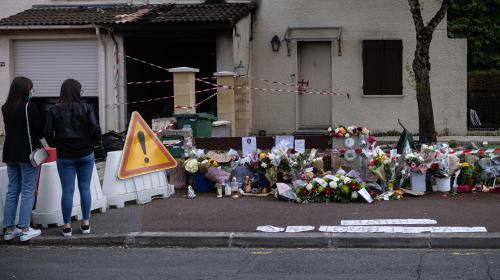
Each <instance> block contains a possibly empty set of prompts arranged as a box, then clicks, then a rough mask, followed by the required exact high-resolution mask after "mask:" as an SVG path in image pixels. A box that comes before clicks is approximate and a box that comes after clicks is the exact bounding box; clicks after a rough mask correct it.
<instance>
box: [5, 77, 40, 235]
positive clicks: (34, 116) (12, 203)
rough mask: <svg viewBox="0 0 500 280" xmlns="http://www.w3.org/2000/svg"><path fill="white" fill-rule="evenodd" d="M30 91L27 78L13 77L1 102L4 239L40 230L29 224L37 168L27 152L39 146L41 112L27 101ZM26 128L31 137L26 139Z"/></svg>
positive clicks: (35, 233)
mask: <svg viewBox="0 0 500 280" xmlns="http://www.w3.org/2000/svg"><path fill="white" fill-rule="evenodd" d="M33 92H34V91H33V83H32V82H31V80H30V79H28V78H25V77H16V78H15V79H14V80H13V81H12V84H11V85H10V90H9V96H8V97H7V101H6V102H5V104H4V105H3V106H2V114H3V122H4V124H5V143H4V146H3V162H5V163H6V164H7V174H8V177H9V187H8V191H7V196H6V199H5V208H4V217H3V223H4V227H5V228H6V231H5V234H4V239H5V240H11V239H14V238H16V237H18V236H20V239H21V241H27V240H29V239H31V238H33V237H36V236H39V235H40V234H41V231H40V230H38V229H33V228H31V227H30V219H31V211H32V210H33V203H34V202H35V181H36V177H37V169H36V167H33V166H32V165H31V163H30V160H29V155H30V153H31V151H33V150H35V149H38V148H40V147H41V143H40V139H41V138H42V137H41V136H42V124H41V122H40V114H39V113H38V110H37V108H36V106H35V104H33V103H30V102H29V99H30V98H31V96H32V94H33ZM26 117H28V119H26ZM28 123H29V125H28ZM28 129H29V130H30V131H29V134H30V135H31V141H30V139H28V135H29V134H28ZM20 194H21V205H20V206H19V224H18V227H16V226H15V224H14V221H15V218H16V211H17V204H18V202H19V195H20Z"/></svg>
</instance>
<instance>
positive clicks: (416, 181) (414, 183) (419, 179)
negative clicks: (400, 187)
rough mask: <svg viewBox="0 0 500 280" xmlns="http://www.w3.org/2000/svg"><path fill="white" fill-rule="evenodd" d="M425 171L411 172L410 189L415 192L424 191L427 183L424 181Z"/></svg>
mask: <svg viewBox="0 0 500 280" xmlns="http://www.w3.org/2000/svg"><path fill="white" fill-rule="evenodd" d="M425 177H426V176H425V173H424V174H422V173H418V172H412V173H411V176H410V180H411V190H412V191H416V192H425V191H426V189H427V184H426V182H425Z"/></svg>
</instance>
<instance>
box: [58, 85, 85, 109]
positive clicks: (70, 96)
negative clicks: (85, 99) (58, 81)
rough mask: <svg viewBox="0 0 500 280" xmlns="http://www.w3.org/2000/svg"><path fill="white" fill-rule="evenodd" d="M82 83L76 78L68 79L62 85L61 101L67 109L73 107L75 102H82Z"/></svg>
mask: <svg viewBox="0 0 500 280" xmlns="http://www.w3.org/2000/svg"><path fill="white" fill-rule="evenodd" d="M81 90H82V85H81V84H80V82H78V81H77V80H75V79H67V80H66V81H64V82H63V83H62V85H61V93H60V95H59V103H60V104H61V107H62V108H63V109H65V110H71V109H73V106H74V105H75V103H77V104H81V102H82V101H81V98H80V94H81Z"/></svg>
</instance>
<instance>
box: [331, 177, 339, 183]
mask: <svg viewBox="0 0 500 280" xmlns="http://www.w3.org/2000/svg"><path fill="white" fill-rule="evenodd" d="M339 180H340V179H339V178H337V177H333V178H332V181H334V182H335V183H337V182H338V181H339Z"/></svg>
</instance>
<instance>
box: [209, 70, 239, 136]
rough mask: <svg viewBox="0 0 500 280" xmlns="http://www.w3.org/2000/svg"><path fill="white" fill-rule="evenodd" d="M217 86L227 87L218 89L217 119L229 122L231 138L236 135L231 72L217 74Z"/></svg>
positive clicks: (232, 75) (233, 74)
mask: <svg viewBox="0 0 500 280" xmlns="http://www.w3.org/2000/svg"><path fill="white" fill-rule="evenodd" d="M214 76H215V77H217V84H218V85H224V86H229V88H222V87H219V88H218V89H217V90H218V94H217V119H218V120H224V121H230V122H231V136H235V135H236V114H235V113H236V108H235V104H234V77H235V76H236V73H233V72H226V71H222V72H217V73H214Z"/></svg>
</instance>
